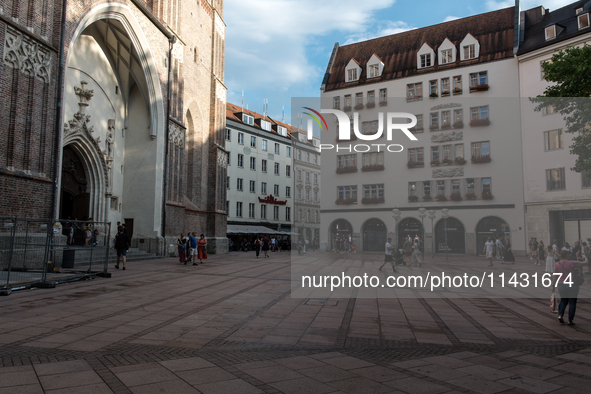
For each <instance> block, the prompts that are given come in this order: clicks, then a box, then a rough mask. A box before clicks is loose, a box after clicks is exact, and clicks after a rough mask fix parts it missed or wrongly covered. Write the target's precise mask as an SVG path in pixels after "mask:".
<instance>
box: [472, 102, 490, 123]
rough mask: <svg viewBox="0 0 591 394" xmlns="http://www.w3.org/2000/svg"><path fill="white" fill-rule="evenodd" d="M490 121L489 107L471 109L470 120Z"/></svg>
mask: <svg viewBox="0 0 591 394" xmlns="http://www.w3.org/2000/svg"><path fill="white" fill-rule="evenodd" d="M483 119H488V105H484V106H482V107H472V108H470V120H483Z"/></svg>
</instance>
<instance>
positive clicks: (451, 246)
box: [435, 217, 466, 253]
mask: <svg viewBox="0 0 591 394" xmlns="http://www.w3.org/2000/svg"><path fill="white" fill-rule="evenodd" d="M446 232H447V242H446ZM446 245H447V251H448V253H466V232H465V230H464V225H463V224H462V222H460V221H459V220H458V219H456V218H454V217H450V218H447V223H446V220H445V219H441V220H439V221H438V222H437V224H436V225H435V252H436V253H445V249H446Z"/></svg>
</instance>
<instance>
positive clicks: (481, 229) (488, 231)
mask: <svg viewBox="0 0 591 394" xmlns="http://www.w3.org/2000/svg"><path fill="white" fill-rule="evenodd" d="M489 237H490V238H492V239H493V241H494V240H496V238H497V237H501V240H502V241H503V244H505V245H506V244H507V241H509V242H510V241H511V229H510V227H509V225H508V224H507V222H505V221H504V220H503V219H501V218H500V217H498V216H487V217H485V218H483V219H481V220H480V221H479V222H478V224H477V225H476V255H477V256H479V255H482V254H484V253H483V251H484V244H485V242H486V240H487V239H488V238H489Z"/></svg>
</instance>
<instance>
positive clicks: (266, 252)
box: [262, 235, 271, 257]
mask: <svg viewBox="0 0 591 394" xmlns="http://www.w3.org/2000/svg"><path fill="white" fill-rule="evenodd" d="M269 243H271V240H270V239H269V237H267V236H266V235H265V236H264V237H263V248H262V249H263V255H264V256H265V257H269Z"/></svg>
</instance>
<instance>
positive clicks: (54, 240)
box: [0, 217, 112, 295]
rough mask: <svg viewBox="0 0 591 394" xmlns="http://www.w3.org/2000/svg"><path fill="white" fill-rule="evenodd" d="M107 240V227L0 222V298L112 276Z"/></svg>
mask: <svg viewBox="0 0 591 394" xmlns="http://www.w3.org/2000/svg"><path fill="white" fill-rule="evenodd" d="M89 235H90V237H89ZM110 235H111V223H108V222H94V221H93V222H89V221H79V220H78V221H74V220H68V221H64V220H53V219H30V218H17V217H0V295H8V294H10V293H11V291H12V290H18V289H23V288H28V287H45V288H51V287H55V285H56V284H58V283H63V282H69V281H75V280H80V279H88V278H94V277H95V276H96V275H99V276H107V277H108V276H110V274H108V273H107V268H108V265H107V262H108V259H109V250H110V249H111V248H112V245H111V241H110V238H111V237H110Z"/></svg>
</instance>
